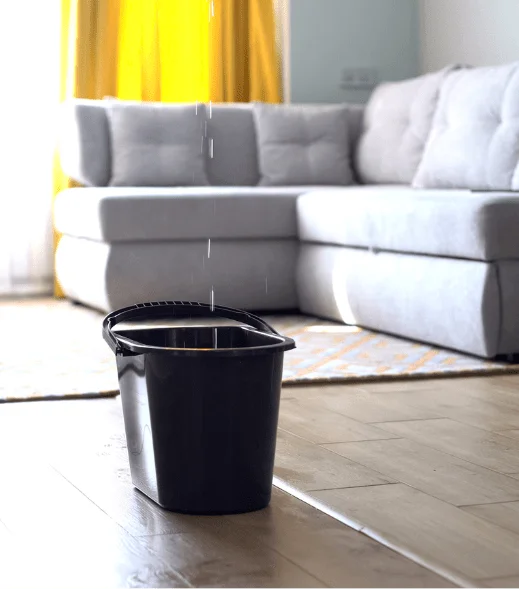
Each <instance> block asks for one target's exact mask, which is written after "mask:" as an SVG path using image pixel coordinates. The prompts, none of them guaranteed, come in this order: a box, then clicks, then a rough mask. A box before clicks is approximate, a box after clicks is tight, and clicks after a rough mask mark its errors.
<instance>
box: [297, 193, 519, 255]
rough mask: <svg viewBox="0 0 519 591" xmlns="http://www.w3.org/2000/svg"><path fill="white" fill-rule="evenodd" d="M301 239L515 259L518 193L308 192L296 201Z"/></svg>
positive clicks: (518, 235) (518, 234) (518, 236)
mask: <svg viewBox="0 0 519 591" xmlns="http://www.w3.org/2000/svg"><path fill="white" fill-rule="evenodd" d="M297 214H298V226H299V236H300V239H301V240H303V241H307V242H315V243H321V244H337V245H343V246H351V247H360V248H371V249H374V250H385V251H395V252H404V253H415V254H427V255H435V256H446V257H457V258H467V259H474V260H482V261H491V260H500V259H508V258H514V259H517V258H519V232H517V228H518V227H519V194H517V193H515V194H514V193H511V192H493V193H491V192H480V193H477V192H472V191H467V190H427V191H426V190H418V189H412V188H410V187H407V186H402V187H396V186H378V187H368V186H364V187H346V188H343V189H340V190H338V189H336V190H333V191H322V190H320V191H312V192H308V193H306V194H305V195H303V196H301V197H300V198H299V200H298V203H297Z"/></svg>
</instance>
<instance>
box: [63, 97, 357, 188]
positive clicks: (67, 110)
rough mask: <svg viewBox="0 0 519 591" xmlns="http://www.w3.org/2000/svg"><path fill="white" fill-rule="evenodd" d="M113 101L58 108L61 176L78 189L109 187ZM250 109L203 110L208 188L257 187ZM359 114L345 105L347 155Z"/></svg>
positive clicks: (233, 106)
mask: <svg viewBox="0 0 519 591" xmlns="http://www.w3.org/2000/svg"><path fill="white" fill-rule="evenodd" d="M116 101H117V99H109V100H89V99H70V100H68V101H66V102H65V103H64V104H63V105H62V109H61V122H60V127H61V129H60V134H59V135H60V150H59V151H60V159H61V165H62V168H63V170H64V172H65V174H67V175H68V176H69V177H71V178H73V179H74V180H76V181H78V182H80V183H81V184H82V185H85V186H91V187H102V186H107V185H109V184H110V179H111V177H112V145H111V144H112V141H111V129H110V126H109V121H108V109H109V108H110V105H111V104H113V103H114V102H116ZM119 102H128V103H130V102H131V103H133V104H140V103H134V102H133V101H119ZM143 104H145V103H143ZM165 106H167V105H165ZM193 106H194V103H193ZM202 107H204V105H202ZM252 108H253V105H251V104H249V103H227V104H212V105H208V104H206V105H205V116H204V118H205V121H204V122H203V130H202V135H204V137H205V149H204V152H205V158H206V162H205V170H206V177H207V181H208V182H209V184H211V185H220V186H244V187H247V186H249V187H250V186H256V185H257V184H258V183H259V179H260V174H259V167H258V153H257V152H258V151H257V138H256V128H255V123H254V116H253V112H252ZM363 109H364V108H363V106H361V105H348V135H349V138H348V139H349V144H350V153H352V151H353V149H354V146H355V144H356V142H357V139H358V137H359V134H360V130H361V124H362V117H363ZM206 125H207V127H206ZM211 140H212V142H211Z"/></svg>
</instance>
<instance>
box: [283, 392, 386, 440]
mask: <svg viewBox="0 0 519 591" xmlns="http://www.w3.org/2000/svg"><path fill="white" fill-rule="evenodd" d="M279 427H280V428H282V429H283V430H285V431H289V432H290V433H292V434H294V435H298V436H299V437H302V438H303V439H306V440H308V441H311V442H313V443H334V442H341V441H365V440H368V439H391V438H393V437H394V435H391V434H389V433H387V431H382V429H377V428H376V427H372V426H370V425H365V424H364V423H361V422H359V421H355V420H353V419H350V418H348V417H346V416H343V415H340V414H338V413H337V412H334V411H332V410H328V409H327V408H326V407H325V406H324V405H323V403H322V400H321V399H314V400H308V399H306V400H300V399H292V400H283V401H282V402H281V409H280V416H279Z"/></svg>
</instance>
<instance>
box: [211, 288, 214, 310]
mask: <svg viewBox="0 0 519 591" xmlns="http://www.w3.org/2000/svg"><path fill="white" fill-rule="evenodd" d="M211 312H214V285H213V286H211Z"/></svg>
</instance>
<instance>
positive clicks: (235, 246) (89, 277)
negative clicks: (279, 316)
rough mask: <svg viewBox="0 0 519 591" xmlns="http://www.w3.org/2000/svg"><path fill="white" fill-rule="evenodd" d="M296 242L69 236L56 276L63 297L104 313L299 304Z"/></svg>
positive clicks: (59, 256) (62, 243) (278, 307)
mask: <svg viewBox="0 0 519 591" xmlns="http://www.w3.org/2000/svg"><path fill="white" fill-rule="evenodd" d="M298 249H299V244H298V242H297V241H295V240H290V239H287V240H230V241H224V240H214V241H211V245H210V246H209V245H208V241H207V240H192V241H178V242H133V243H132V242H117V243H112V244H107V243H105V242H98V241H94V240H87V239H84V238H75V237H71V236H63V237H62V239H61V240H60V243H59V246H58V249H57V253H56V275H57V279H58V281H59V283H60V285H61V287H62V289H63V292H64V294H65V295H66V296H67V297H68V298H70V299H72V300H75V301H78V302H81V303H83V304H86V305H88V306H91V307H93V308H97V309H99V310H101V311H103V312H109V311H112V310H115V309H118V308H122V307H124V306H129V305H131V304H135V303H139V302H146V301H156V300H189V301H201V302H208V303H210V302H211V300H212V298H214V303H215V304H219V305H223V306H231V307H235V308H242V309H246V310H289V309H295V308H297V296H296V289H295V268H296V263H297V255H298Z"/></svg>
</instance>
